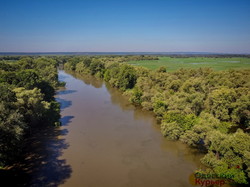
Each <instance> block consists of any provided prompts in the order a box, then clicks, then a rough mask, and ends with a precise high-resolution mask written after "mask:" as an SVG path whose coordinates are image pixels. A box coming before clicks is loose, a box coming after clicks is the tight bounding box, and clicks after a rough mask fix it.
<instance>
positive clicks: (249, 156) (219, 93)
mask: <svg viewBox="0 0 250 187" xmlns="http://www.w3.org/2000/svg"><path fill="white" fill-rule="evenodd" d="M141 58H142V60H143V58H144V57H141ZM126 60H127V59H126V58H125V57H73V58H68V59H67V62H66V63H65V64H64V68H65V69H66V70H71V71H75V72H78V73H80V74H91V75H94V76H96V77H98V78H101V79H104V80H105V81H106V82H107V83H108V84H110V85H111V86H113V87H116V88H118V89H120V90H121V91H122V92H123V94H124V95H126V96H128V97H129V100H130V102H131V103H133V104H134V105H136V106H138V107H141V108H142V109H143V110H148V111H152V112H153V113H154V114H155V116H156V118H157V119H158V121H159V124H160V126H161V132H162V134H163V135H164V136H165V137H166V138H168V139H170V140H180V141H182V142H184V143H186V144H188V145H190V146H192V147H194V148H197V149H199V150H200V151H202V152H204V153H205V156H204V157H203V158H202V159H201V162H202V163H203V164H204V166H205V168H206V169H202V170H200V171H199V172H201V173H203V174H217V175H221V174H224V175H227V176H228V175H230V176H232V178H231V179H230V180H232V181H234V182H236V183H240V184H247V183H248V182H249V179H250V136H249V130H250V82H249V80H250V70H249V69H244V70H243V69H242V70H225V71H214V70H212V69H210V68H199V69H179V70H178V71H175V72H168V70H167V69H166V68H164V67H161V68H159V69H157V70H156V71H153V70H149V69H146V68H143V67H136V66H131V65H128V64H125V63H123V62H125V61H126Z"/></svg>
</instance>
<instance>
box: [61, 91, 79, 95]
mask: <svg viewBox="0 0 250 187" xmlns="http://www.w3.org/2000/svg"><path fill="white" fill-rule="evenodd" d="M75 92H77V91H76V90H61V91H58V92H57V94H58V95H66V94H72V93H75Z"/></svg>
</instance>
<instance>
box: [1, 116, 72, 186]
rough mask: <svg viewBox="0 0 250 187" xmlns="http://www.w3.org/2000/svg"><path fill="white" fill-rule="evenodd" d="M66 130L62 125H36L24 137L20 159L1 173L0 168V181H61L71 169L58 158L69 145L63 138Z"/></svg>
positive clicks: (34, 183)
mask: <svg viewBox="0 0 250 187" xmlns="http://www.w3.org/2000/svg"><path fill="white" fill-rule="evenodd" d="M71 118H72V116H71ZM67 133H68V131H67V130H66V129H61V128H60V127H59V128H55V127H53V126H48V127H46V128H43V129H42V128H39V129H36V131H35V132H33V134H32V135H31V137H29V138H28V140H27V142H29V143H28V144H27V146H26V147H25V153H26V154H25V156H24V161H21V164H19V165H18V166H16V167H14V168H13V169H10V170H8V171H7V172H8V173H6V172H5V175H3V174H2V173H1V172H0V177H1V184H6V186H33V187H40V186H41V187H43V186H46V187H47V186H48V187H56V186H59V185H60V184H63V183H64V182H65V181H66V179H68V178H69V177H70V176H71V173H72V169H71V167H70V165H68V164H67V162H66V160H65V159H60V156H61V155H62V152H63V150H64V149H67V148H68V146H69V145H68V144H67V143H66V142H65V139H64V136H65V135H66V134H67Z"/></svg>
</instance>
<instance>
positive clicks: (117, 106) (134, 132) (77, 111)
mask: <svg viewBox="0 0 250 187" xmlns="http://www.w3.org/2000/svg"><path fill="white" fill-rule="evenodd" d="M59 79H60V81H65V82H66V88H65V89H64V90H61V91H58V93H57V100H58V101H59V102H60V103H61V117H62V118H61V121H62V126H61V127H59V129H58V130H57V131H58V132H57V133H56V134H55V133H54V134H55V136H56V140H53V141H50V140H48V141H47V143H46V147H47V148H51V149H50V151H53V145H54V143H55V141H57V142H61V144H62V143H63V146H62V147H60V154H58V153H57V154H56V153H54V154H51V155H50V156H51V157H53V158H55V157H56V159H57V162H55V164H54V166H51V165H50V164H49V163H50V160H51V158H49V157H50V156H49V155H47V157H46V158H45V160H44V161H43V162H44V163H48V164H47V168H46V167H45V168H43V166H41V168H42V169H38V171H37V172H36V173H35V174H34V179H35V178H37V177H38V176H40V177H41V173H46V175H47V176H53V175H54V174H58V175H59V176H57V177H55V178H53V177H52V178H49V177H48V179H47V180H48V181H47V182H46V183H45V184H47V185H48V184H50V186H58V185H59V186H63V187H71V186H86V187H98V186H104V187H105V186H107V187H119V186H122V187H125V186H128V187H140V186H143V187H155V186H157V187H163V186H176V187H179V186H183V187H186V186H192V185H191V184H190V182H189V176H190V175H191V174H192V173H193V172H194V171H195V170H196V169H197V168H199V166H200V163H199V159H200V156H201V155H199V154H197V153H195V152H194V150H192V149H190V148H188V147H187V146H186V145H184V144H182V143H180V142H173V141H168V140H167V139H165V138H164V137H163V136H162V135H161V132H160V128H159V125H157V124H156V120H155V118H154V117H153V115H152V114H151V113H150V112H145V111H142V110H141V109H136V108H135V107H134V106H133V105H131V104H130V103H129V102H128V101H127V98H125V97H124V96H122V94H121V93H120V92H119V91H118V90H117V89H114V88H110V87H109V86H108V85H105V83H103V82H102V81H100V80H97V79H95V78H93V77H90V76H86V77H80V76H77V75H74V76H73V75H70V74H68V73H65V72H64V71H59ZM55 150H56V148H55V149H54V152H56V151H55ZM55 154H56V156H55ZM46 160H47V162H46ZM57 164H58V165H59V168H58V170H60V168H63V169H64V170H65V172H66V175H64V176H63V177H62V179H61V181H60V173H62V172H61V171H58V170H55V168H54V169H53V167H56V165H57ZM45 165H46V164H45ZM50 167H52V170H51V169H50ZM42 171H44V172H42ZM53 172H54V173H53ZM49 180H51V181H49ZM53 180H55V181H53ZM36 181H37V183H38V182H39V181H38V180H34V181H33V186H36ZM40 182H41V181H40Z"/></svg>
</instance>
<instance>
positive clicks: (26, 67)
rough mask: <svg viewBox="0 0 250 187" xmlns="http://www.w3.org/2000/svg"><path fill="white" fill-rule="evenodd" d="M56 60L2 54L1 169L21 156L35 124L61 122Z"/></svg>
mask: <svg viewBox="0 0 250 187" xmlns="http://www.w3.org/2000/svg"><path fill="white" fill-rule="evenodd" d="M57 64H58V62H57V61H56V60H55V59H53V58H46V57H39V58H38V57H36V58H35V57H2V58H1V60H0V169H1V168H4V167H6V166H11V165H13V164H15V163H16V162H17V161H18V160H19V157H20V156H21V155H22V152H23V148H24V147H25V146H26V143H27V142H26V139H27V137H29V136H30V135H32V132H33V131H34V130H35V129H36V128H46V126H47V125H55V126H58V125H59V124H60V122H59V119H60V106H59V103H57V102H56V101H55V98H54V94H55V89H56V88H57V86H59V85H60V83H59V82H58V75H57Z"/></svg>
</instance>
